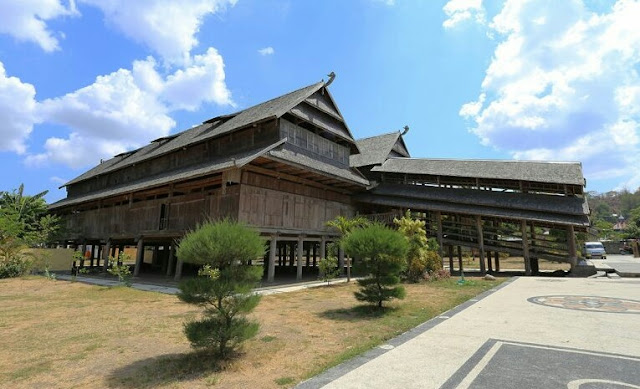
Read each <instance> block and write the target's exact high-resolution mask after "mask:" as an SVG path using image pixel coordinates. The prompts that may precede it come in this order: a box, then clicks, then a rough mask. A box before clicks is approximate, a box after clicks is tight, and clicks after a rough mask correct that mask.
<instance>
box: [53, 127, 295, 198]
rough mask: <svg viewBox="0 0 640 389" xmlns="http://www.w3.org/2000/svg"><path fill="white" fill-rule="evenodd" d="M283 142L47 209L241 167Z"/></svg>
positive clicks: (84, 196)
mask: <svg viewBox="0 0 640 389" xmlns="http://www.w3.org/2000/svg"><path fill="white" fill-rule="evenodd" d="M284 142H285V140H284V139H282V140H280V141H278V142H276V143H274V144H272V145H270V146H268V147H265V148H260V149H254V150H251V151H245V152H242V153H238V154H236V155H232V156H227V157H224V158H222V159H218V160H214V161H208V162H206V163H203V164H199V165H196V166H189V167H187V168H183V169H179V170H175V171H171V172H169V173H168V174H161V175H155V176H151V177H146V178H144V179H141V180H138V181H134V182H130V183H126V184H123V185H119V186H114V187H112V188H109V189H105V190H101V191H98V192H91V193H88V194H86V195H83V196H78V197H72V198H66V199H63V200H60V201H58V202H55V203H53V204H51V205H49V209H55V208H60V207H64V206H68V205H73V204H79V203H84V202H87V201H92V200H98V199H101V198H106V197H111V196H117V195H120V194H124V193H130V192H134V191H138V190H142V189H149V188H153V187H156V186H162V185H167V184H169V183H172V182H177V181H182V180H188V179H193V178H198V177H201V176H206V175H208V174H212V173H216V172H219V171H222V170H226V169H230V168H234V167H242V166H244V165H246V164H248V163H249V162H251V161H253V160H254V159H256V158H258V157H260V156H262V155H265V154H267V153H268V152H269V151H270V150H273V149H274V148H276V147H278V146H281V145H282V144H283V143H284Z"/></svg>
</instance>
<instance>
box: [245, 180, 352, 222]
mask: <svg viewBox="0 0 640 389" xmlns="http://www.w3.org/2000/svg"><path fill="white" fill-rule="evenodd" d="M242 181H243V183H242V185H241V187H240V211H239V220H240V221H242V222H245V223H247V224H250V225H253V226H256V227H268V228H282V229H297V230H305V231H307V232H309V233H312V232H314V231H315V232H318V231H326V230H327V227H326V226H325V223H326V222H327V221H328V220H331V219H333V218H335V217H336V216H338V215H344V216H353V215H354V213H355V211H354V208H353V207H352V206H351V204H350V203H349V198H348V196H346V195H343V194H340V193H335V192H332V191H328V190H323V189H318V188H314V187H309V186H304V185H301V184H297V183H294V182H290V181H286V180H277V179H274V178H273V177H266V176H262V175H259V174H255V173H251V172H244V174H243V180H242Z"/></svg>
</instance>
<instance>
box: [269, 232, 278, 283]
mask: <svg viewBox="0 0 640 389" xmlns="http://www.w3.org/2000/svg"><path fill="white" fill-rule="evenodd" d="M277 247H278V235H276V234H274V235H271V243H270V244H269V267H268V268H267V282H273V279H274V277H275V274H276V250H277V249H278V248H277Z"/></svg>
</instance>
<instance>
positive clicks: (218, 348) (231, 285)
mask: <svg viewBox="0 0 640 389" xmlns="http://www.w3.org/2000/svg"><path fill="white" fill-rule="evenodd" d="M264 249H265V244H264V240H263V239H262V238H260V236H259V235H258V233H257V232H255V231H254V230H252V229H250V228H248V227H245V226H243V225H241V224H238V223H237V222H234V221H230V220H222V221H218V222H207V223H205V224H203V225H200V226H199V227H198V228H197V229H196V230H195V231H192V232H190V233H189V234H187V235H186V236H185V237H184V239H182V241H181V242H180V245H179V246H178V249H177V255H178V257H179V258H180V259H182V261H184V262H188V263H195V264H200V265H205V266H204V267H203V270H202V271H201V275H200V276H199V277H196V278H193V279H190V280H186V281H184V282H182V283H181V284H180V293H179V294H178V297H179V298H180V299H181V300H182V301H184V302H187V303H189V304H195V305H198V306H201V307H203V308H204V312H203V318H202V319H201V320H196V321H192V322H189V323H187V324H185V328H184V332H185V334H186V336H187V338H188V339H189V341H190V342H191V346H192V347H193V348H195V349H204V350H207V351H210V352H213V353H214V354H217V355H218V356H219V357H221V358H227V357H229V356H230V353H231V352H232V351H233V350H234V349H236V348H237V347H238V346H239V345H240V344H241V343H242V342H243V341H244V340H247V339H249V338H251V337H253V336H255V335H256V334H257V333H258V328H259V325H258V323H255V322H251V321H249V320H247V319H246V318H245V317H244V316H243V315H244V314H247V313H249V312H251V311H252V310H253V309H254V308H255V307H256V306H257V305H258V302H259V301H260V296H259V295H256V294H253V293H251V289H252V288H253V287H255V286H256V285H257V283H258V282H259V281H260V279H261V277H262V268H261V267H256V266H251V265H250V264H249V261H251V260H255V259H256V258H257V257H261V256H262V255H263V254H264Z"/></svg>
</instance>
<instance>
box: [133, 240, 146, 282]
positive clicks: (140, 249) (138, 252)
mask: <svg viewBox="0 0 640 389" xmlns="http://www.w3.org/2000/svg"><path fill="white" fill-rule="evenodd" d="M142 261H144V239H143V238H140V239H138V247H137V250H136V266H135V267H134V269H133V276H134V277H138V275H139V274H140V268H141V267H142Z"/></svg>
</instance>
